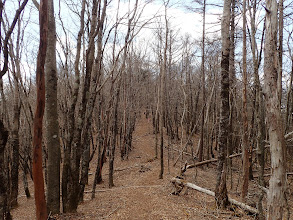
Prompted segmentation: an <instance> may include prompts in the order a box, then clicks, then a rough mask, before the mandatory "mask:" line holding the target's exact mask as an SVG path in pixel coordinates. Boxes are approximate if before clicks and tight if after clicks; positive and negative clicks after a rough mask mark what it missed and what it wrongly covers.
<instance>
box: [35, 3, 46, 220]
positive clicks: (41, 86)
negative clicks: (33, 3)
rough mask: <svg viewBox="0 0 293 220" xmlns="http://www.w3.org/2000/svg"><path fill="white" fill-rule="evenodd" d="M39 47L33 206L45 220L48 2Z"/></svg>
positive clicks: (42, 8) (39, 219)
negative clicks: (43, 151) (44, 144)
mask: <svg viewBox="0 0 293 220" xmlns="http://www.w3.org/2000/svg"><path fill="white" fill-rule="evenodd" d="M39 16H40V17H39V22H40V45H39V52H38V60H37V72H36V82H37V103H36V105H37V107H36V112H35V118H34V138H33V147H34V150H33V178H34V189H35V205H36V217H37V220H46V219H47V217H48V213H47V207H46V199H45V189H44V178H43V168H42V137H43V116H44V109H45V71H44V65H45V59H46V50H47V33H48V0H42V1H41V2H40V15H39Z"/></svg>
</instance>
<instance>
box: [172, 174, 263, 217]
mask: <svg viewBox="0 0 293 220" xmlns="http://www.w3.org/2000/svg"><path fill="white" fill-rule="evenodd" d="M171 182H172V183H173V184H175V183H177V184H180V185H183V186H186V187H189V188H191V189H195V190H197V191H199V192H203V193H205V194H207V195H210V196H213V197H215V193H214V192H213V191H211V190H208V189H205V188H202V187H200V186H197V185H195V184H193V183H189V182H186V181H184V180H181V179H178V178H172V179H171ZM228 201H229V202H230V203H231V204H233V205H236V206H238V207H240V208H242V209H244V210H246V211H249V212H251V213H254V214H258V210H257V209H256V208H253V207H251V206H249V205H246V204H245V203H242V202H239V201H237V200H235V199H232V198H229V196H228Z"/></svg>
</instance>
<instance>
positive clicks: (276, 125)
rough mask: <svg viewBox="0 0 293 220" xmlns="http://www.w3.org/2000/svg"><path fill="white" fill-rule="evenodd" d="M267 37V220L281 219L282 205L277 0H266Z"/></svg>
mask: <svg viewBox="0 0 293 220" xmlns="http://www.w3.org/2000/svg"><path fill="white" fill-rule="evenodd" d="M266 10H267V11H266V34H265V46H264V48H265V50H264V79H265V98H266V106H267V123H268V125H269V140H270V150H271V167H272V175H271V179H270V186H269V192H268V212H267V219H269V220H271V219H280V220H281V219H282V217H283V210H284V206H285V199H284V194H285V188H286V182H285V167H284V165H285V157H284V149H285V140H284V132H283V124H282V118H281V106H280V100H279V98H280V96H279V94H278V92H276V91H278V90H277V89H278V77H277V76H278V56H277V27H278V14H277V10H278V6H277V2H276V0H266Z"/></svg>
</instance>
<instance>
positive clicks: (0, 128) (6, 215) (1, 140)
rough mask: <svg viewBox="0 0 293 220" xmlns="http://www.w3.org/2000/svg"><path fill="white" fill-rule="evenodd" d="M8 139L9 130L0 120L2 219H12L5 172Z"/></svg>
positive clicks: (0, 216) (0, 206) (0, 201)
mask: <svg viewBox="0 0 293 220" xmlns="http://www.w3.org/2000/svg"><path fill="white" fill-rule="evenodd" d="M7 140H8V131H7V130H6V128H5V127H4V125H3V122H2V120H0V183H1V184H0V219H3V220H4V219H11V216H10V211H9V207H8V204H7V202H8V201H7V200H8V198H7V197H8V195H7V186H8V184H7V178H6V177H7V174H6V172H5V170H6V166H5V160H4V153H5V146H6V143H7Z"/></svg>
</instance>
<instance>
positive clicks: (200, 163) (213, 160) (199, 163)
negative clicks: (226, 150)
mask: <svg viewBox="0 0 293 220" xmlns="http://www.w3.org/2000/svg"><path fill="white" fill-rule="evenodd" d="M241 155H242V154H241V153H239V154H232V155H230V156H229V157H227V158H233V157H238V156H241ZM217 161H218V159H217V158H213V159H210V160H204V161H201V162H197V163H195V164H190V165H187V164H185V166H184V168H182V169H181V174H183V173H184V172H185V171H186V170H187V169H190V168H194V167H198V166H202V165H205V164H208V163H212V162H217Z"/></svg>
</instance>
